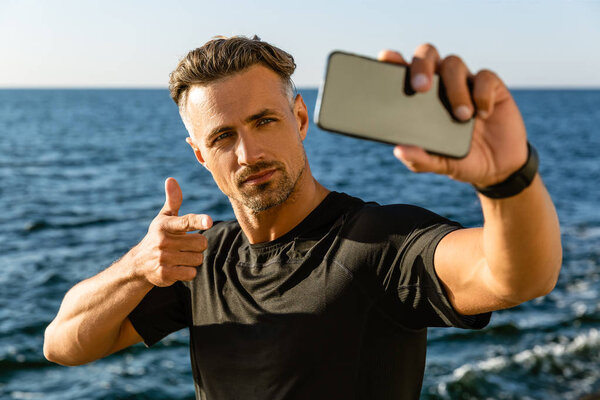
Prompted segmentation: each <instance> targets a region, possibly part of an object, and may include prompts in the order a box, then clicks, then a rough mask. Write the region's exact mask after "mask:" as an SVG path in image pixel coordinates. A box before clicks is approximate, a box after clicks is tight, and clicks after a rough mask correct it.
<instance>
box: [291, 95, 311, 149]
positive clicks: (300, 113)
mask: <svg viewBox="0 0 600 400" xmlns="http://www.w3.org/2000/svg"><path fill="white" fill-rule="evenodd" d="M294 116H295V117H296V121H297V123H298V131H299V132H300V137H301V138H302V140H304V139H305V138H306V133H307V132H308V110H307V109H306V104H304V99H303V98H302V96H301V95H300V94H298V95H296V99H295V100H294Z"/></svg>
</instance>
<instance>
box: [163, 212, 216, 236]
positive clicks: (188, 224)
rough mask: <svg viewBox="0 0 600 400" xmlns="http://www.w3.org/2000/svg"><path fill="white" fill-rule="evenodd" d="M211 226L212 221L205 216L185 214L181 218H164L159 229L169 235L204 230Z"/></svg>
mask: <svg viewBox="0 0 600 400" xmlns="http://www.w3.org/2000/svg"><path fill="white" fill-rule="evenodd" d="M211 226H212V219H211V218H210V217H209V216H208V215H206V214H186V215H183V216H181V217H173V218H165V219H164V221H162V224H161V228H162V229H163V230H165V231H167V232H171V233H184V232H191V231H199V230H205V229H208V228H210V227H211Z"/></svg>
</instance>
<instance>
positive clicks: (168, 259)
mask: <svg viewBox="0 0 600 400" xmlns="http://www.w3.org/2000/svg"><path fill="white" fill-rule="evenodd" d="M203 260H204V255H203V254H202V253H197V252H190V251H170V252H162V253H161V254H160V257H159V258H158V262H159V264H160V265H162V266H166V267H172V266H178V265H179V266H185V267H197V266H198V265H201V264H202V261H203Z"/></svg>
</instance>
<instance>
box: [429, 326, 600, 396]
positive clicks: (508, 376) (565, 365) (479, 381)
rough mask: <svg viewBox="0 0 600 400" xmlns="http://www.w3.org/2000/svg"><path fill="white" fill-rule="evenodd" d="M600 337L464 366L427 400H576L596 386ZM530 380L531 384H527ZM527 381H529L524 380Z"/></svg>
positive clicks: (561, 341)
mask: <svg viewBox="0 0 600 400" xmlns="http://www.w3.org/2000/svg"><path fill="white" fill-rule="evenodd" d="M599 363H600V331H599V330H597V329H590V330H588V331H586V332H583V333H580V334H578V335H576V336H574V337H571V338H568V337H566V336H560V337H558V338H557V340H556V342H552V343H546V344H542V345H536V346H534V347H533V348H530V349H526V350H522V351H520V352H518V353H516V354H512V355H501V356H495V357H491V358H488V359H486V360H483V361H478V362H474V363H468V364H464V365H462V366H460V367H458V368H456V369H454V371H453V372H452V373H451V374H449V375H447V376H443V377H440V379H439V380H438V383H437V384H436V385H433V386H430V387H429V388H427V394H428V396H429V398H438V399H455V398H460V399H475V398H502V399H523V398H531V397H527V396H525V397H522V396H521V395H520V394H519V393H532V394H536V396H540V397H538V398H545V399H576V398H578V397H580V396H582V395H584V394H586V393H592V392H594V391H597V390H598V389H599V386H600V369H598V364H599ZM532 376H535V377H536V379H530V378H531V377H532ZM525 377H527V378H528V379H524V378H525Z"/></svg>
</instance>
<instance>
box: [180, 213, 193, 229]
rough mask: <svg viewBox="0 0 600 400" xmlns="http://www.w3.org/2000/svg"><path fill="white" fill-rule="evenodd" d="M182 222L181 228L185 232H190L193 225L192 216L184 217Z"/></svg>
mask: <svg viewBox="0 0 600 400" xmlns="http://www.w3.org/2000/svg"><path fill="white" fill-rule="evenodd" d="M180 221H181V228H182V229H183V230H184V231H188V230H189V229H190V227H191V225H192V224H191V221H190V215H189V214H186V215H184V216H183V217H181V220H180Z"/></svg>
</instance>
